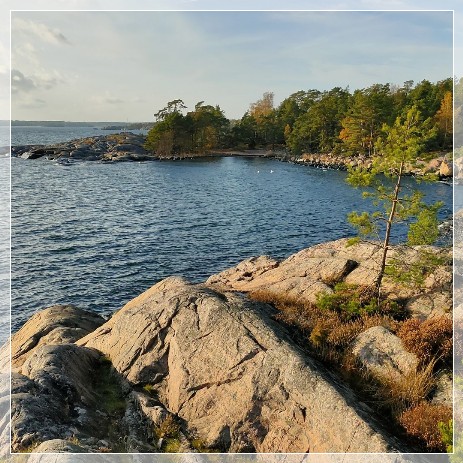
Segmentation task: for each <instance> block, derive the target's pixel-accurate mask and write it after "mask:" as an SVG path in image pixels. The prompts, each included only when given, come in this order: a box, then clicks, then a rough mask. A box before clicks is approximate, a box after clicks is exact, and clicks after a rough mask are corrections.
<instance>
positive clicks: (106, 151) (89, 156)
mask: <svg viewBox="0 0 463 463" xmlns="http://www.w3.org/2000/svg"><path fill="white" fill-rule="evenodd" d="M144 143H145V137H144V136H143V135H136V134H133V133H131V132H123V133H120V134H111V135H98V136H94V137H87V138H81V139H77V140H71V141H67V142H62V143H56V144H53V145H24V146H13V147H11V154H12V155H13V156H16V157H21V158H24V159H37V158H42V157H44V158H46V159H50V160H59V161H61V162H67V161H73V160H84V161H103V162H115V161H117V162H121V161H147V160H152V159H156V156H153V154H152V153H149V152H148V151H146V150H145V148H144V146H143V145H144Z"/></svg>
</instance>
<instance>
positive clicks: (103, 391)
mask: <svg viewBox="0 0 463 463" xmlns="http://www.w3.org/2000/svg"><path fill="white" fill-rule="evenodd" d="M112 368H113V367H112V362H111V360H110V359H109V358H108V357H106V356H102V357H101V358H100V367H99V371H98V375H97V376H96V377H95V381H94V389H95V392H96V393H97V394H98V396H99V405H100V407H101V409H102V410H104V411H105V412H106V413H108V414H109V415H113V416H116V415H119V414H121V413H123V412H124V411H125V408H126V402H125V399H124V396H123V393H122V390H121V387H120V385H119V383H118V379H117V378H116V377H115V376H114V373H113V369H112Z"/></svg>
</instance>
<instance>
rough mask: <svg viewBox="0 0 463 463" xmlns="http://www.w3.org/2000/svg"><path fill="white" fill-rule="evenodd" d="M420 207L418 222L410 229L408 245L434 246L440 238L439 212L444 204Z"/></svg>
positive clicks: (417, 215) (417, 216) (422, 205)
mask: <svg viewBox="0 0 463 463" xmlns="http://www.w3.org/2000/svg"><path fill="white" fill-rule="evenodd" d="M420 206H421V210H420V211H419V212H418V213H417V214H416V221H415V222H414V223H412V224H410V227H409V228H408V244H409V245H411V246H413V245H423V244H433V243H434V242H435V241H436V240H437V238H438V236H439V229H438V225H439V222H438V220H437V212H438V210H439V209H440V208H441V207H442V206H443V203H442V202H438V203H435V204H433V205H432V206H426V205H425V204H420Z"/></svg>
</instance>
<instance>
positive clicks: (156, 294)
mask: <svg viewBox="0 0 463 463" xmlns="http://www.w3.org/2000/svg"><path fill="white" fill-rule="evenodd" d="M345 244H346V243H345V241H344V240H340V241H337V242H334V243H326V244H323V245H319V246H314V247H313V248H309V249H306V250H304V251H301V252H300V253H297V254H295V255H293V256H291V257H289V258H288V259H286V260H284V261H282V262H278V261H276V260H274V259H271V258H268V257H259V258H256V259H249V260H247V261H245V262H243V263H241V264H239V265H238V266H237V267H235V268H233V269H230V270H227V271H225V272H222V273H221V274H219V275H215V276H213V277H211V278H210V279H209V280H208V281H207V283H206V284H190V283H188V282H186V281H185V280H183V279H181V278H179V277H171V278H168V279H166V280H163V281H161V282H159V283H157V284H156V285H154V286H153V287H152V288H150V289H148V290H147V291H146V292H145V293H143V294H141V295H140V296H138V297H136V298H135V299H133V300H132V301H130V302H129V303H128V304H126V305H125V306H124V307H123V308H122V309H121V310H119V311H118V312H116V313H115V314H114V315H113V316H112V317H111V318H110V319H109V320H108V321H106V322H104V323H103V320H102V319H100V318H99V317H98V316H95V315H93V314H90V313H88V312H85V311H80V310H79V309H76V308H74V307H70V306H55V307H53V308H50V309H47V310H45V311H43V312H39V313H38V314H36V315H35V316H34V317H33V318H32V319H31V320H29V322H27V323H26V324H25V325H24V326H23V328H21V329H20V330H19V331H18V332H17V333H16V334H15V335H14V336H13V338H12V352H13V359H12V367H13V384H12V412H13V413H12V436H13V441H12V445H13V449H14V450H17V451H18V450H19V451H21V450H22V451H24V450H25V449H31V448H32V449H35V448H36V446H38V445H39V444H40V447H39V448H40V449H46V450H45V451H53V449H61V450H60V451H65V452H66V451H92V452H104V451H108V450H112V451H114V450H116V451H120V452H134V451H135V452H153V451H159V449H163V450H165V449H166V446H170V447H169V448H170V449H171V450H172V449H175V451H183V452H193V451H198V450H204V449H216V450H220V451H223V452H289V453H291V452H359V453H364V452H379V453H381V452H391V451H392V452H397V451H401V452H406V451H413V450H414V449H412V448H410V447H408V446H407V445H408V444H405V443H403V442H401V441H399V440H398V439H397V438H396V437H393V436H392V434H391V431H390V430H389V429H388V428H387V423H382V422H381V418H379V417H377V416H376V415H375V413H374V412H373V411H372V410H371V409H370V408H369V407H368V406H367V405H365V404H364V403H362V402H361V401H360V400H359V399H358V397H356V395H355V394H354V393H353V392H352V391H351V390H350V389H349V387H347V386H346V385H345V384H343V382H342V381H341V380H340V379H339V378H338V377H337V376H335V375H334V374H333V373H331V372H330V371H328V370H327V369H326V367H324V366H322V365H321V364H320V363H319V362H318V361H316V360H314V359H313V358H311V357H310V356H309V355H308V354H307V353H306V352H304V351H303V350H301V349H300V348H299V347H298V346H297V345H296V344H295V342H294V340H293V337H292V334H291V332H289V331H288V329H287V328H285V327H284V326H283V325H281V324H280V323H279V322H277V321H276V320H275V316H276V313H277V310H276V309H275V308H273V307H272V306H270V305H268V304H263V303H258V302H253V301H251V300H249V299H248V298H247V297H246V296H244V295H243V294H241V293H242V292H247V291H250V290H255V289H262V288H265V289H266V290H269V291H278V292H283V293H285V294H291V295H293V296H294V297H295V298H296V299H297V298H302V299H307V300H310V299H311V298H313V297H314V294H315V292H316V291H320V290H325V291H331V286H330V285H332V283H333V282H334V281H341V280H342V281H352V282H359V281H361V282H365V281H368V279H369V278H373V276H374V274H375V271H376V270H377V269H376V266H375V265H376V264H374V261H375V258H374V257H375V252H377V249H375V248H374V247H371V246H370V245H357V246H354V247H350V248H346V246H345ZM440 252H441V253H445V251H440ZM450 287H451V269H450V268H448V267H442V268H440V269H439V270H438V271H437V272H435V273H434V275H432V277H429V279H428V281H427V282H426V288H425V289H424V292H423V294H424V295H426V296H427V297H429V298H430V299H435V298H436V299H438V298H437V295H439V294H442V295H443V296H442V298H441V300H442V301H445V303H444V302H442V305H441V306H440V307H439V308H436V307H432V309H429V310H427V311H423V310H422V311H418V312H417V313H416V316H418V317H421V318H423V317H428V316H436V315H438V314H441V313H446V314H448V313H449V311H450V309H451V298H449V297H447V296H449V295H450V290H451V288H450ZM236 291H238V292H236ZM388 291H389V293H390V295H391V297H394V296H395V297H408V298H410V299H413V298H416V297H420V295H419V294H413V293H412V292H410V291H409V290H405V289H403V288H399V287H396V286H394V285H393V284H392V283H390V284H389V286H388ZM407 291H408V292H407ZM435 296H436V297H435ZM424 301H425V299H423V301H422V304H421V305H425V302H424ZM447 303H448V304H450V305H449V306H448V305H447V306H446V305H445V304H447ZM448 316H450V315H448ZM372 331H375V330H372ZM376 331H378V330H376ZM381 336H383V337H385V339H386V338H387V340H388V343H389V344H388V346H389V347H390V346H391V345H393V346H394V352H395V353H394V355H395V357H392V356H391V357H390V360H388V361H390V362H392V363H394V362H395V363H396V364H397V365H399V367H400V368H399V370H400V369H404V368H409V366H410V365H413V362H415V360H414V358H413V356H411V355H410V354H403V353H401V352H400V349H401V346H400V345H399V344H398V343H397V340H396V339H393V338H391V336H390V335H389V334H388V333H383V332H381ZM381 336H378V335H377V333H376V334H375V339H379V338H380V337H381ZM361 342H362V339H358V340H357V343H356V346H357V348H359V349H361V347H359V346H361ZM391 343H392V344H391ZM378 346H379V344H378V345H377V346H376V347H375V349H376V348H377V349H379V350H380V349H381V346H379V347H378ZM388 346H386V349H389V347H388ZM353 348H354V349H355V347H354V346H353ZM372 355H373V357H374V356H375V355H377V354H372ZM379 356H380V357H381V356H382V354H381V352H380V353H379ZM370 357H371V356H370ZM370 360H371V358H370V359H366V361H370ZM373 360H374V359H373ZM375 367H376V368H378V365H377V364H375ZM379 368H381V366H380V365H379ZM50 449H52V450H50ZM398 461H402V460H401V458H400V457H398Z"/></svg>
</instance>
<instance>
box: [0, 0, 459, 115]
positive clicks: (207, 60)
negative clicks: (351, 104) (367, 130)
mask: <svg viewBox="0 0 463 463" xmlns="http://www.w3.org/2000/svg"><path fill="white" fill-rule="evenodd" d="M52 3H53V2H52ZM57 3H59V2H54V4H57ZM85 3H87V2H85V1H81V2H77V1H74V2H73V1H70V2H68V3H67V4H68V7H72V5H73V4H74V5H77V4H79V5H81V6H82V5H84V4H85ZM146 3H147V2H138V5H139V7H143V5H145V8H146ZM174 3H175V2H170V3H169V4H170V5H173V4H174ZM177 3H178V5H177V6H178V7H182V8H184V9H185V10H190V11H170V12H169V11H145V12H140V11H124V12H121V11H112V12H110V11H72V12H71V11H14V12H12V14H11V84H12V85H11V118H12V119H20V120H68V121H129V122H136V121H152V120H153V119H154V118H153V114H154V113H155V112H156V111H158V110H159V109H161V108H163V107H164V106H165V105H166V103H167V102H168V101H170V100H173V99H177V98H180V99H182V100H183V101H184V102H185V104H186V105H187V107H188V108H193V107H194V105H195V104H196V103H197V102H199V101H205V103H206V104H212V105H219V106H220V107H221V108H222V110H224V112H225V115H226V116H227V117H228V118H240V117H241V116H242V115H243V114H244V112H245V111H246V110H247V109H248V108H249V105H250V104H251V103H252V102H255V101H257V100H258V99H259V98H261V97H262V94H263V93H264V92H267V91H271V92H274V95H275V103H276V104H278V103H279V102H281V101H282V100H283V99H284V98H286V97H287V96H289V95H290V94H291V93H294V92H296V91H298V90H308V89H318V90H329V89H331V88H333V87H335V86H339V87H343V88H345V87H349V89H350V90H351V91H352V90H354V89H357V88H364V87H367V86H369V85H372V84H374V83H392V84H398V85H401V84H402V83H403V82H404V81H407V80H413V81H415V82H419V81H421V80H423V79H428V80H430V81H432V82H436V81H438V80H442V79H445V78H448V77H452V76H453V45H452V41H453V31H452V27H453V14H452V12H450V11H191V8H192V6H196V7H199V6H202V8H204V9H208V8H214V7H213V3H214V2H210V1H209V2H208V1H203V2H201V1H196V2H195V1H189V2H186V1H183V2H177ZM232 3H233V2H228V4H232ZM239 3H240V2H234V3H233V5H234V7H235V8H239ZM251 3H252V2H251ZM254 3H256V2H254ZM277 3H279V5H281V4H282V2H273V4H272V1H269V2H267V8H276V5H277ZM302 3H303V2H294V1H293V2H286V3H285V4H284V5H285V8H288V9H291V8H293V9H298V8H301V6H299V7H298V6H297V5H302ZM315 3H317V2H308V1H306V2H305V3H304V5H305V8H308V7H310V5H311V4H315ZM319 3H320V2H319ZM328 3H329V2H325V3H324V5H327V4H328ZM349 3H352V2H348V1H347V2H337V5H338V8H339V9H342V8H348V7H349V5H348V4H349ZM356 3H357V7H358V6H359V5H362V4H363V5H365V8H368V9H370V8H371V9H378V8H379V7H380V6H381V4H384V3H386V2H381V1H379V0H377V1H373V0H372V1H370V2H368V1H363V2H356ZM405 3H407V2H403V1H400V0H390V1H388V2H387V4H388V5H389V7H393V6H394V5H396V6H397V8H398V7H399V6H400V7H404V6H405ZM408 3H410V2H408ZM419 3H420V4H421V5H422V7H423V8H426V3H429V2H426V0H422V1H421V2H419ZM41 4H43V5H44V4H45V3H44V2H41V1H40V0H37V1H36V2H35V3H34V5H35V7H36V8H37V9H39V8H40V7H41ZM133 4H134V3H131V5H133ZM150 4H151V5H153V4H154V2H151V3H150ZM215 4H216V5H217V2H215ZM331 4H332V5H334V2H331ZM92 5H93V8H94V9H98V8H99V7H102V8H103V7H104V2H101V1H100V2H98V1H97V0H95V1H94V2H92ZM124 5H126V6H124ZM158 5H161V6H162V7H164V8H165V7H166V5H167V4H166V3H165V2H162V1H160V2H158ZM182 5H183V6H182ZM222 5H223V4H222ZM248 5H249V3H248ZM369 5H370V6H369ZM371 5H374V8H373V7H372V6H371ZM444 7H445V1H443V2H442V3H441V4H440V5H439V8H444ZM12 8H14V7H12ZM42 8H44V6H43V7H42ZM54 8H57V7H56V6H55V7H54ZM111 8H129V7H128V3H127V2H121V1H120V0H113V1H112V2H111ZM130 8H131V9H133V6H131V7H130ZM150 8H151V9H152V8H153V7H152V6H151V7H150ZM280 8H281V6H280ZM318 8H320V7H318ZM1 51H2V50H1V47H0V56H1ZM0 66H1V65H0ZM3 71H4V68H2V67H0V80H1V79H3V77H4V75H5V72H3ZM2 76H3V77H2ZM0 99H1V98H0ZM0 111H2V110H1V109H0ZM0 118H5V119H8V116H6V117H5V115H3V114H2V113H0Z"/></svg>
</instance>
